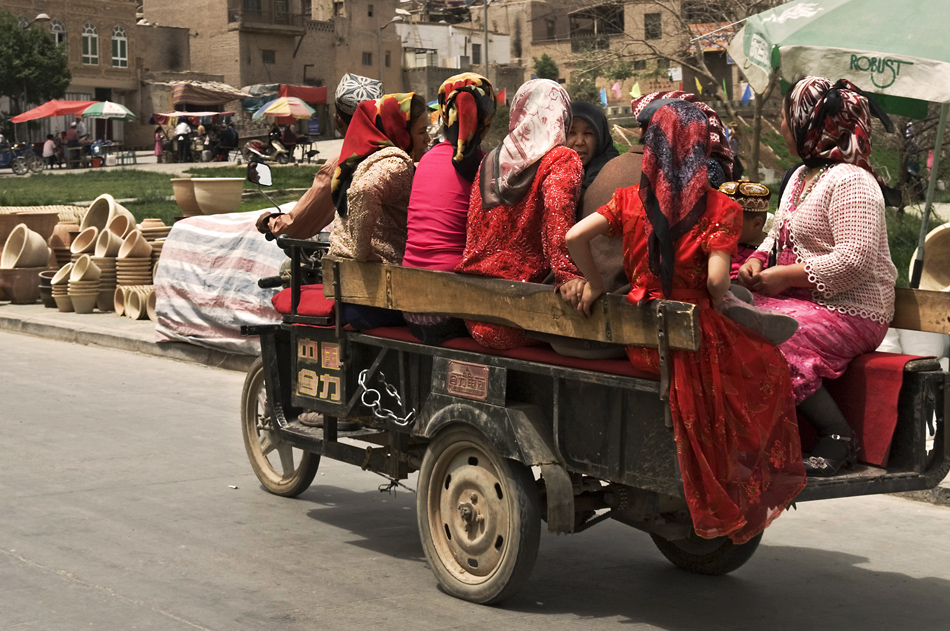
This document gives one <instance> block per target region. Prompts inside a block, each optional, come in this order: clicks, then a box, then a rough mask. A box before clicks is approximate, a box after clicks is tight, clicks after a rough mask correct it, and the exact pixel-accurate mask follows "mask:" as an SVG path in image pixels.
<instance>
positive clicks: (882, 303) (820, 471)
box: [739, 77, 897, 476]
mask: <svg viewBox="0 0 950 631" xmlns="http://www.w3.org/2000/svg"><path fill="white" fill-rule="evenodd" d="M872 110H873V111H874V113H875V115H878V116H879V117H881V118H882V121H886V122H885V126H886V127H890V121H887V120H886V118H887V117H886V115H884V114H883V112H880V111H879V109H878V108H877V106H876V104H874V103H873V102H872V101H870V100H869V99H868V98H867V97H866V96H864V95H863V94H862V93H861V91H860V90H859V89H858V88H857V87H856V86H854V85H853V84H851V83H850V82H848V81H845V80H841V81H838V82H837V83H835V84H832V83H831V81H829V80H827V79H824V78H821V77H805V78H804V79H802V80H800V81H798V82H797V83H796V84H795V85H794V86H793V87H792V89H791V90H789V92H788V95H787V96H786V98H785V103H784V107H783V112H782V114H783V116H782V134H783V136H784V137H785V141H786V143H787V144H788V147H789V150H790V151H791V152H792V153H794V154H797V155H798V156H799V157H800V158H801V159H802V160H803V161H804V165H803V166H801V167H799V168H798V170H797V171H796V172H795V173H794V174H793V175H792V178H791V180H790V181H789V184H788V186H787V188H786V190H785V193H784V194H783V195H782V200H781V203H780V206H779V209H778V212H777V213H776V217H775V222H774V225H773V227H772V230H771V231H770V233H769V236H768V238H766V239H765V241H763V242H762V245H761V246H760V247H759V250H758V252H756V253H755V254H753V256H752V257H751V258H750V259H749V260H748V261H746V263H745V264H744V265H743V266H742V268H741V269H740V272H739V279H740V282H742V283H743V284H744V285H746V286H747V287H748V288H749V289H752V290H753V291H755V292H756V294H755V304H756V306H759V307H766V308H769V309H774V310H776V311H780V312H782V313H785V314H787V315H790V316H792V317H794V318H795V319H796V320H798V322H799V328H798V331H797V332H796V333H795V335H793V336H792V337H791V338H790V339H789V340H788V341H786V342H784V343H782V344H781V345H780V346H779V348H780V349H781V351H782V354H783V356H784V357H785V359H786V360H787V361H788V363H789V368H790V369H791V373H792V385H793V390H794V392H795V398H796V401H797V402H798V404H799V411H800V412H801V413H802V415H803V416H805V417H806V418H807V419H808V420H809V421H810V422H811V423H812V425H814V426H815V429H816V430H817V432H818V435H819V438H820V440H819V443H818V445H817V446H816V447H815V449H814V450H813V451H812V453H811V455H810V456H809V457H808V458H806V459H805V469H806V472H807V473H808V474H809V475H819V476H829V475H834V474H836V473H837V472H838V470H839V469H840V468H841V467H842V466H850V465H851V464H853V462H854V461H855V459H856V455H857V446H856V445H855V443H854V434H853V432H852V430H851V427H850V426H849V425H848V422H847V420H846V419H845V418H844V416H843V415H842V414H841V411H840V410H839V409H838V407H837V405H836V404H835V402H834V401H833V400H832V399H831V396H830V395H829V394H828V392H827V391H826V390H825V388H824V387H823V386H822V380H823V379H834V378H836V377H839V376H840V375H841V374H842V373H843V372H844V371H845V369H846V368H847V366H848V363H850V361H851V360H852V359H853V358H854V357H856V356H858V355H861V354H863V353H867V352H870V351H873V350H874V349H875V348H877V346H878V345H879V344H880V343H881V341H882V340H883V338H884V334H885V332H886V331H887V325H888V323H889V322H890V320H891V318H892V316H893V315H894V281H895V279H896V278H897V270H896V269H895V268H894V264H893V263H892V262H891V257H890V252H889V250H888V245H887V228H886V226H885V223H884V197H883V195H882V187H883V182H882V181H881V179H880V178H879V177H878V176H877V174H875V173H874V171H873V170H872V169H871V167H870V165H869V164H868V155H869V154H870V152H871V143H870V135H871V112H872ZM770 263H771V265H770Z"/></svg>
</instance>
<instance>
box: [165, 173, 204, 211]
mask: <svg viewBox="0 0 950 631" xmlns="http://www.w3.org/2000/svg"><path fill="white" fill-rule="evenodd" d="M171 182H172V190H174V191H175V201H176V202H177V203H178V207H179V208H181V213H182V214H183V215H184V216H185V217H194V216H195V215H200V214H201V207H200V206H198V202H197V200H195V187H194V185H193V184H192V179H191V178H190V177H178V178H172V181H171Z"/></svg>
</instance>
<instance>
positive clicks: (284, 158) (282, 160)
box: [277, 153, 290, 164]
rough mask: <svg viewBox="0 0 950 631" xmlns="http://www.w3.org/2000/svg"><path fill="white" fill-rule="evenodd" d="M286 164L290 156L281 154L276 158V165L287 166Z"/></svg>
mask: <svg viewBox="0 0 950 631" xmlns="http://www.w3.org/2000/svg"><path fill="white" fill-rule="evenodd" d="M288 162H290V156H288V155H287V154H286V153H282V154H280V155H279V156H277V164H287V163H288Z"/></svg>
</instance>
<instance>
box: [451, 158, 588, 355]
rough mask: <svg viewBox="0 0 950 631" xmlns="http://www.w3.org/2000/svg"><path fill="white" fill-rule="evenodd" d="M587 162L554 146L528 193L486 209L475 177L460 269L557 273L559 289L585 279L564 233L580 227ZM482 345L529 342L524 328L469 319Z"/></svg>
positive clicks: (514, 276) (516, 276) (499, 274)
mask: <svg viewBox="0 0 950 631" xmlns="http://www.w3.org/2000/svg"><path fill="white" fill-rule="evenodd" d="M583 175H584V165H583V164H582V163H581V159H580V158H579V157H578V156H577V154H576V153H575V152H574V151H573V150H572V149H568V148H567V147H554V148H553V149H551V150H550V151H549V152H547V153H546V154H545V155H544V157H543V158H541V160H540V163H539V165H538V170H537V173H536V174H535V176H534V182H533V183H532V184H531V189H530V190H529V191H528V194H527V195H525V197H524V198H523V199H522V200H521V201H520V202H518V203H517V204H514V205H511V206H505V205H503V206H496V207H494V208H483V207H482V195H481V191H480V190H479V187H478V182H479V181H480V177H481V175H480V174H479V176H477V177H476V178H475V182H476V184H475V186H473V187H472V197H471V203H470V204H469V206H468V224H467V226H466V237H465V251H464V252H463V253H462V260H461V261H460V262H459V264H458V267H456V268H455V271H456V272H460V273H462V274H476V275H479V276H491V277H493V278H504V279H506V280H520V281H524V282H528V283H540V282H542V281H543V280H544V279H545V277H546V276H547V275H548V274H549V273H550V272H552V271H553V272H554V283H555V289H556V288H558V287H560V286H561V285H563V284H564V283H565V282H567V281H569V280H571V279H572V278H581V274H580V272H578V271H577V268H576V267H575V266H574V263H573V262H572V261H571V255H570V253H569V252H568V251H567V244H566V242H565V240H564V237H565V236H566V235H567V231H568V230H570V228H571V226H573V225H574V217H575V208H576V206H577V197H578V194H579V193H580V188H581V178H582V177H583ZM466 325H467V326H468V329H469V332H470V333H471V334H472V337H473V338H475V341H477V342H478V343H479V344H481V345H482V346H488V347H490V348H501V349H507V348H515V347H517V346H525V345H526V344H529V340H528V338H526V337H525V335H524V332H523V331H521V330H520V329H513V328H511V327H507V326H502V325H500V324H486V323H484V322H466Z"/></svg>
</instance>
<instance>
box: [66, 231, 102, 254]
mask: <svg viewBox="0 0 950 631" xmlns="http://www.w3.org/2000/svg"><path fill="white" fill-rule="evenodd" d="M98 238H99V228H97V227H95V226H91V227H89V228H85V229H83V230H81V231H80V232H79V234H78V235H77V236H76V238H75V239H73V242H72V243H71V244H70V245H69V251H70V252H71V253H72V254H73V255H77V254H87V253H88V254H93V253H94V252H95V251H96V240H97V239H98ZM76 258H79V257H78V256H75V257H74V259H73V260H75V259H76Z"/></svg>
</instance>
